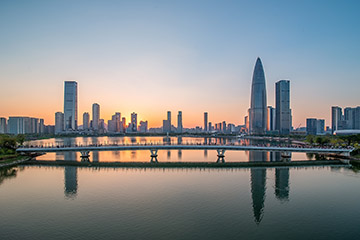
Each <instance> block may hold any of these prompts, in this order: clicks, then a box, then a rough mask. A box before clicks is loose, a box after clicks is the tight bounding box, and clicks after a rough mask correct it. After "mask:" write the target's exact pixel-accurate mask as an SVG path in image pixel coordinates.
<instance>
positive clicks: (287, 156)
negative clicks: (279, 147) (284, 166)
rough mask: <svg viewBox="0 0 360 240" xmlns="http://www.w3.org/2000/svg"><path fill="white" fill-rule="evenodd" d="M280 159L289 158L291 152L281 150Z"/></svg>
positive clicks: (286, 159)
mask: <svg viewBox="0 0 360 240" xmlns="http://www.w3.org/2000/svg"><path fill="white" fill-rule="evenodd" d="M281 159H282V160H284V161H290V160H291V152H281Z"/></svg>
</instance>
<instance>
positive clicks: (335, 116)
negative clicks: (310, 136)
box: [331, 106, 342, 134]
mask: <svg viewBox="0 0 360 240" xmlns="http://www.w3.org/2000/svg"><path fill="white" fill-rule="evenodd" d="M341 120H342V109H341V108H340V107H338V106H333V107H331V133H332V134H334V132H335V131H336V130H340V128H341V127H340V128H339V126H341V124H340V122H341Z"/></svg>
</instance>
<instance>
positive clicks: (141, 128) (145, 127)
mask: <svg viewBox="0 0 360 240" xmlns="http://www.w3.org/2000/svg"><path fill="white" fill-rule="evenodd" d="M139 132H141V133H147V132H148V121H140V125H139Z"/></svg>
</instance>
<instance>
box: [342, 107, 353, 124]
mask: <svg viewBox="0 0 360 240" xmlns="http://www.w3.org/2000/svg"><path fill="white" fill-rule="evenodd" d="M355 112H356V108H351V107H347V108H345V109H344V120H345V121H346V128H347V129H355Z"/></svg>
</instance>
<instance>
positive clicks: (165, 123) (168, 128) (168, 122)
mask: <svg viewBox="0 0 360 240" xmlns="http://www.w3.org/2000/svg"><path fill="white" fill-rule="evenodd" d="M163 132H164V133H170V132H171V112H170V111H168V112H167V119H166V120H163Z"/></svg>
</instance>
